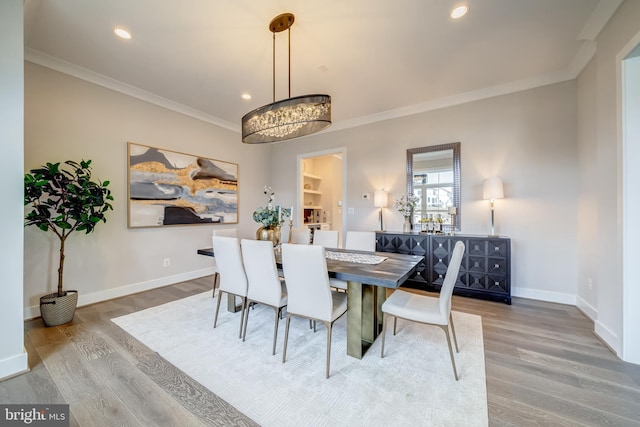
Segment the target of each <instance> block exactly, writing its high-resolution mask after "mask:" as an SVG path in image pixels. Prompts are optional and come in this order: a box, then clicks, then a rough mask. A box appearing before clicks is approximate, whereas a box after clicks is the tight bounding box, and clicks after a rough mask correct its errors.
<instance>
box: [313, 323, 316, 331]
mask: <svg viewBox="0 0 640 427" xmlns="http://www.w3.org/2000/svg"><path fill="white" fill-rule="evenodd" d="M313 333H314V334H315V333H316V321H315V320H314V321H313Z"/></svg>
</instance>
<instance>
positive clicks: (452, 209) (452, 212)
mask: <svg viewBox="0 0 640 427" xmlns="http://www.w3.org/2000/svg"><path fill="white" fill-rule="evenodd" d="M457 214H458V208H456V207H455V206H449V216H450V217H451V220H450V221H449V223H450V224H451V225H450V228H449V234H450V235H451V236H453V235H455V234H456V231H455V223H456V215H457Z"/></svg>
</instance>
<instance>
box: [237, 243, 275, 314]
mask: <svg viewBox="0 0 640 427" xmlns="http://www.w3.org/2000/svg"><path fill="white" fill-rule="evenodd" d="M241 247H242V258H243V260H244V268H245V271H246V273H247V280H248V281H249V289H248V291H247V298H249V299H250V300H253V301H259V302H262V303H265V304H268V305H271V306H276V307H277V306H279V305H280V302H281V299H282V285H281V284H280V279H279V277H278V268H277V266H276V258H275V256H274V254H273V242H271V241H270V240H248V239H242V245H241Z"/></svg>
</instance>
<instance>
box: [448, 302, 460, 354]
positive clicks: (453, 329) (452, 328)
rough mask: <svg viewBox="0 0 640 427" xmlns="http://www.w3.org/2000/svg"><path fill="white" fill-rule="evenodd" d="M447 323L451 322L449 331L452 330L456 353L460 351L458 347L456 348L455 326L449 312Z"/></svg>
mask: <svg viewBox="0 0 640 427" xmlns="http://www.w3.org/2000/svg"><path fill="white" fill-rule="evenodd" d="M449 323H451V331H452V332H453V342H454V343H455V345H456V353H460V349H459V348H458V338H456V328H455V327H454V326H453V316H452V315H451V312H449Z"/></svg>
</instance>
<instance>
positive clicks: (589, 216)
mask: <svg viewBox="0 0 640 427" xmlns="http://www.w3.org/2000/svg"><path fill="white" fill-rule="evenodd" d="M596 81H597V64H596V61H595V59H592V60H591V61H590V62H589V63H588V64H587V66H586V67H585V69H584V70H583V71H582V73H581V74H580V76H579V78H578V96H577V105H578V141H579V142H580V143H579V145H578V159H579V165H580V166H579V181H580V182H579V196H578V221H577V223H578V234H577V239H578V259H579V263H578V295H577V304H576V305H577V306H578V307H579V308H580V309H581V310H582V311H583V312H584V313H585V314H587V315H588V316H589V317H590V318H591V319H596V317H597V309H596V307H597V306H598V295H597V286H596V282H597V278H598V264H597V263H594V262H593V260H594V259H595V257H596V254H597V248H598V235H597V231H598V229H599V228H600V227H601V224H602V223H604V219H603V222H602V223H601V222H599V221H598V204H599V202H598V198H597V193H596V191H595V189H596V188H597V186H598V181H599V180H600V174H598V173H594V165H595V164H596V159H597V155H598V154H597V148H598V146H597V140H598V134H597V105H598V104H597V95H596Z"/></svg>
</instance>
